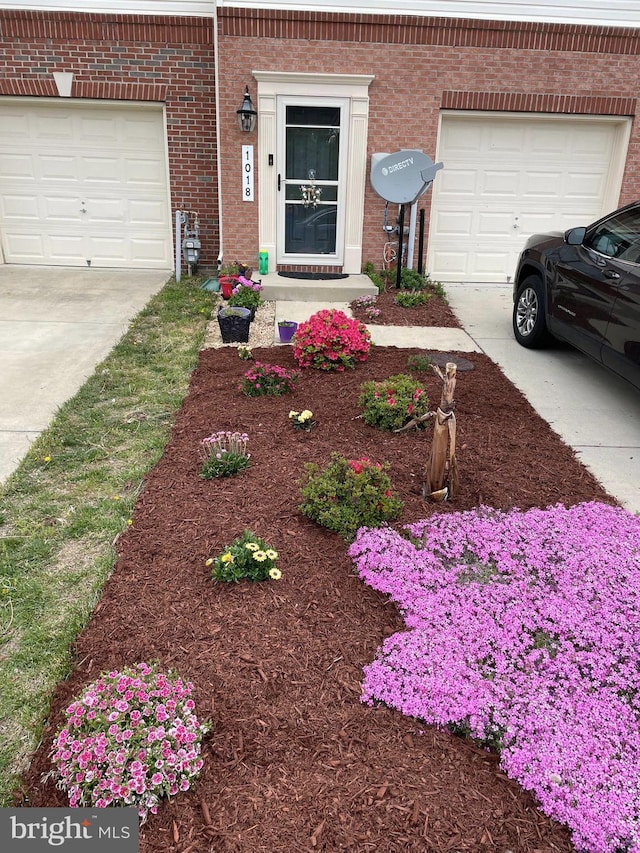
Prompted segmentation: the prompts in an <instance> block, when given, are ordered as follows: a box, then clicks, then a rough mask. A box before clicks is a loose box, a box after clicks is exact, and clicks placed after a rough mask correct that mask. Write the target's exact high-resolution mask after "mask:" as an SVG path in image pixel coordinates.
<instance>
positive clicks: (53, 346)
mask: <svg viewBox="0 0 640 853" xmlns="http://www.w3.org/2000/svg"><path fill="white" fill-rule="evenodd" d="M170 275H171V273H170V272H169V271H149V270H89V269H68V268H63V267H30V266H9V265H0V365H1V367H0V482H3V481H4V480H6V478H7V477H8V476H9V475H10V474H11V473H12V472H13V471H14V470H15V468H16V467H17V466H18V463H19V462H20V460H21V459H22V458H23V456H24V455H25V453H26V452H27V451H28V449H29V447H30V445H31V443H32V442H33V440H34V439H35V438H36V437H37V436H38V435H39V434H40V432H41V431H42V430H43V429H44V428H45V427H46V426H47V425H48V424H49V423H50V421H51V419H52V417H53V415H54V414H55V412H56V411H57V409H58V408H59V407H60V406H61V405H62V404H63V403H64V402H65V401H66V400H68V399H69V398H70V397H72V396H73V395H74V394H75V393H76V391H77V390H78V389H79V388H80V387H81V386H82V385H83V383H84V382H85V380H86V379H87V377H88V376H90V375H91V374H92V373H93V371H94V369H95V367H96V364H98V363H99V362H100V361H102V359H103V358H104V357H105V356H106V355H107V354H108V353H109V352H110V351H111V349H112V348H113V347H114V345H115V344H116V343H117V342H118V341H119V340H120V338H121V337H122V335H123V334H124V332H125V331H126V329H127V326H128V324H129V322H130V321H131V320H132V319H133V317H134V316H135V315H136V314H137V313H138V312H139V311H140V310H141V309H142V308H143V307H144V306H145V305H146V304H147V302H148V301H149V299H150V298H151V296H153V295H154V294H155V293H157V292H158V291H159V290H160V289H161V287H162V285H163V284H164V282H165V281H167V279H168V278H169V276H170Z"/></svg>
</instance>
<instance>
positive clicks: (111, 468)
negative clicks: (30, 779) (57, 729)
mask: <svg viewBox="0 0 640 853" xmlns="http://www.w3.org/2000/svg"><path fill="white" fill-rule="evenodd" d="M200 283H201V279H195V278H191V279H183V280H182V282H180V283H179V284H177V283H176V282H175V280H174V279H171V280H170V281H169V282H168V283H167V284H166V285H165V286H164V288H163V289H162V291H161V292H160V293H159V294H158V295H157V296H155V297H154V298H153V299H152V300H151V301H150V302H149V304H148V305H147V307H146V308H145V309H144V310H143V311H141V312H140V314H138V316H137V317H136V318H135V319H134V320H133V322H132V324H131V326H130V328H129V330H128V332H127V333H126V334H125V335H124V336H123V338H122V339H121V340H120V341H119V343H118V344H117V345H116V346H115V347H114V349H113V350H112V351H111V353H110V354H109V355H108V356H107V358H106V359H105V360H104V361H103V362H101V363H100V364H99V365H98V367H97V368H96V370H95V372H94V374H93V375H92V376H91V377H90V378H89V379H88V380H87V382H86V383H85V385H84V386H83V387H82V388H81V389H80V391H78V393H77V394H76V396H75V397H73V398H72V399H71V400H69V401H68V402H67V403H65V404H64V405H63V406H62V407H61V408H60V410H59V411H58V413H57V415H56V417H55V419H54V421H53V423H52V424H51V426H50V427H49V428H48V429H47V430H46V431H45V432H43V433H42V434H41V435H40V436H39V438H38V439H37V441H35V442H34V444H33V445H32V447H31V449H30V451H29V453H28V455H27V456H26V457H25V459H24V460H23V461H22V463H21V465H20V467H19V468H18V470H17V471H16V472H15V473H14V474H13V475H12V476H11V477H10V478H9V480H8V481H7V483H6V485H5V486H4V487H3V488H0V807H6V806H9V805H11V804H12V799H13V794H14V792H15V791H16V789H17V786H18V784H19V779H20V774H21V772H22V770H23V769H24V768H25V766H26V765H27V763H28V761H29V756H30V754H31V753H32V752H33V750H34V748H35V747H36V746H37V745H38V742H39V739H40V736H41V733H42V728H43V725H44V721H45V718H46V715H47V712H48V707H49V703H50V699H51V694H52V692H53V689H54V688H55V686H56V684H57V683H58V682H59V681H60V680H61V679H63V678H65V677H66V675H67V674H68V672H69V668H70V666H71V655H70V647H71V645H72V643H73V641H74V639H75V638H76V637H77V635H78V633H79V631H80V630H81V629H82V627H83V626H84V625H85V624H86V623H87V621H88V619H89V617H90V615H91V612H92V611H93V608H94V607H95V605H96V603H97V601H98V599H99V597H100V592H101V589H102V586H103V584H104V582H105V580H106V579H107V577H108V576H109V573H110V572H111V570H112V568H113V564H114V560H115V550H114V543H115V541H116V540H117V537H118V535H119V534H120V533H121V532H122V531H123V530H125V529H126V527H127V525H128V523H129V519H130V517H131V513H132V511H133V507H134V505H135V502H136V498H137V496H138V494H139V490H140V487H141V485H142V481H143V479H144V477H145V475H146V473H147V472H148V471H149V470H150V468H152V467H153V465H154V464H155V463H156V462H157V461H158V459H159V458H160V457H161V456H162V453H163V450H164V447H165V445H166V443H167V440H168V438H169V434H170V431H171V427H172V425H173V422H174V416H175V414H176V412H177V410H178V409H179V408H180V405H181V403H182V400H183V399H184V396H185V394H186V391H187V388H188V384H189V379H190V377H191V373H192V371H193V369H194V367H195V366H196V363H197V359H198V353H199V351H200V347H201V345H202V341H203V339H204V334H205V330H206V324H207V320H208V318H209V316H210V313H211V305H212V297H211V294H209V293H207V292H206V291H204V290H201V289H200V287H199V285H200Z"/></svg>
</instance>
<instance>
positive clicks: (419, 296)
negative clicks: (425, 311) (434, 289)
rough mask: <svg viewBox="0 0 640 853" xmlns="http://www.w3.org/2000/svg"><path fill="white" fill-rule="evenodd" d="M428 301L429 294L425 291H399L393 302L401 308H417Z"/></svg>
mask: <svg viewBox="0 0 640 853" xmlns="http://www.w3.org/2000/svg"><path fill="white" fill-rule="evenodd" d="M430 299H431V293H429V291H427V290H399V291H398V293H397V295H396V296H395V297H394V300H393V301H394V302H395V303H396V305H399V306H400V307H401V308H417V307H418V306H419V305H426V303H427V302H428V301H429V300H430Z"/></svg>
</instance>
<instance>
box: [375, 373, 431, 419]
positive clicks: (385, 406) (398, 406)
mask: <svg viewBox="0 0 640 853" xmlns="http://www.w3.org/2000/svg"><path fill="white" fill-rule="evenodd" d="M358 404H359V405H360V406H362V408H363V409H364V412H363V415H362V418H363V420H364V422H365V423H366V424H369V426H374V427H378V429H388V430H394V429H400V428H401V427H403V426H404V425H405V424H406V423H408V422H409V421H410V420H411V419H412V418H416V417H420V416H421V415H425V414H426V413H427V412H428V411H429V398H428V397H427V393H426V391H425V390H424V388H423V387H422V385H421V384H420V383H419V382H417V381H416V380H415V379H414V378H413V377H412V376H408V375H407V374H406V373H399V374H397V375H396V376H390V377H389V378H388V379H385V380H384V381H383V382H364V383H363V384H362V385H361V386H360V397H359V399H358Z"/></svg>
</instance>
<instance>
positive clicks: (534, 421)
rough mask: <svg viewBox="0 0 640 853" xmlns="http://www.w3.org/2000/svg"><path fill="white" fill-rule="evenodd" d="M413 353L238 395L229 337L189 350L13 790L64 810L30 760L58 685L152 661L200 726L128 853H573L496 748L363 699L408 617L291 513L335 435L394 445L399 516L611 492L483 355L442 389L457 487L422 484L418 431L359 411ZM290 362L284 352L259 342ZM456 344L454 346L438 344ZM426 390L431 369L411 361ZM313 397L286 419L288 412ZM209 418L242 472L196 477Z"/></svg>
mask: <svg viewBox="0 0 640 853" xmlns="http://www.w3.org/2000/svg"><path fill="white" fill-rule="evenodd" d="M416 352H418V350H401V349H396V348H384V347H376V348H374V349H373V350H372V354H371V357H370V359H369V361H368V362H366V363H365V364H361V365H358V367H357V368H356V369H355V370H354V371H351V372H346V373H343V374H326V373H321V372H318V371H305V372H304V373H303V375H302V376H301V379H300V382H299V385H298V387H297V388H296V390H295V392H294V393H293V394H290V395H287V396H285V397H281V398H273V397H262V398H247V397H245V396H243V395H242V394H241V393H240V392H239V390H238V383H239V381H240V379H241V376H242V374H243V372H244V370H245V369H246V368H247V364H246V363H245V362H243V361H241V360H240V359H239V358H238V355H237V352H236V350H235V348H223V349H217V350H211V349H210V350H204V351H203V352H202V353H201V357H200V363H199V366H198V367H197V369H196V371H195V372H194V374H193V377H192V382H191V388H190V392H189V394H188V396H187V398H186V400H185V402H184V406H183V408H182V410H181V411H180V413H179V415H178V418H177V422H176V425H175V428H174V431H173V435H172V438H171V440H170V442H169V444H168V446H167V448H166V452H165V455H164V457H163V458H162V460H161V461H160V462H159V463H158V464H157V465H156V467H155V468H154V469H153V470H152V471H151V472H150V474H149V476H148V478H147V480H146V482H145V485H144V489H143V491H142V493H141V495H140V497H139V500H138V503H137V506H136V509H135V513H134V516H133V524H132V526H131V527H130V528H129V529H128V530H127V531H126V533H124V534H123V535H122V536H121V538H120V540H119V541H118V546H117V547H118V554H119V557H118V561H117V565H116V567H115V570H114V572H113V574H112V576H111V577H110V579H109V581H108V582H107V584H106V586H105V589H104V593H103V595H102V598H101V600H100V603H99V604H98V606H97V608H96V610H95V613H94V616H93V618H92V620H91V622H90V624H89V625H88V626H87V627H86V629H85V630H84V631H83V632H82V634H81V635H80V637H79V639H78V641H77V644H76V647H75V650H74V661H75V664H74V669H73V671H72V673H71V674H70V677H69V678H68V680H67V681H65V682H64V683H61V684H60V685H59V686H58V689H57V690H56V693H55V695H54V697H53V702H52V706H51V714H50V719H49V721H48V724H47V727H46V730H45V732H44V738H43V741H42V745H41V747H40V748H39V750H38V752H37V753H36V754H35V756H34V758H33V762H32V764H31V767H30V768H29V771H28V773H27V774H26V776H25V779H24V789H23V794H24V796H23V798H22V799H21V800H20V804H22V805H31V806H39V807H44V806H64V805H66V800H65V796H64V795H63V793H62V792H60V791H58V790H57V789H56V788H55V786H54V784H53V783H52V781H51V780H50V779H44V778H43V776H44V774H45V773H46V772H47V771H48V770H50V764H49V761H48V757H47V754H48V750H49V746H50V743H51V739H52V737H53V735H54V733H55V731H57V729H58V728H59V727H60V725H61V723H62V721H63V711H64V708H65V707H66V706H67V705H68V703H69V701H70V700H71V698H72V697H73V696H74V695H76V694H77V693H78V692H79V691H80V690H81V689H82V688H83V687H84V686H85V685H87V684H88V683H89V682H90V681H92V680H94V679H95V678H96V677H97V675H98V674H99V673H100V672H101V671H104V670H105V669H109V668H111V667H122V666H125V665H129V664H132V663H135V662H137V661H140V660H152V659H158V660H159V661H160V662H161V664H162V665H163V666H164V667H167V668H168V667H173V668H175V669H176V670H177V671H178V672H179V673H180V674H181V675H183V676H184V677H186V678H188V679H191V680H192V681H193V682H194V684H195V686H196V697H195V698H196V707H197V712H198V715H199V716H200V717H201V718H205V719H207V718H208V719H210V720H211V721H212V729H211V731H210V733H209V734H208V735H207V737H206V741H205V746H204V755H205V765H204V768H203V771H202V774H201V776H200V777H199V779H198V780H197V781H196V783H195V785H194V787H193V788H192V789H191V790H190V791H188V792H186V793H183V794H179V795H178V796H177V797H176V798H175V799H174V800H172V801H171V802H165V803H163V805H162V806H161V808H160V811H159V814H158V815H156V816H150V818H149V820H148V822H147V823H146V824H145V825H144V826H143V827H142V828H141V843H140V850H141V851H142V853H152V851H165V853H167V851H170V853H174V851H175V853H187V851H189V853H205V851H212V853H227V852H228V851H236V853H244V852H245V851H247V853H249V851H251V853H255V851H264V852H265V853H267V851H268V853H276V851H282V853H304V851H309V853H313V851H329V852H330V853H333V851H342V850H348V851H357V853H360V852H361V851H362V853H365V851H372V853H373V852H374V851H375V853H382V851H384V853H396V852H398V853H399V851H415V853H418V851H419V853H444V851H473V853H481V851H486V853H490V852H491V853H494V852H495V851H500V853H506V851H513V853H520V852H521V851H522V853H549V851H562V853H568V851H572V850H573V847H572V845H571V842H570V839H569V832H568V830H567V829H566V828H565V827H563V826H561V825H559V824H557V823H556V822H554V821H553V820H551V819H550V818H548V817H546V816H545V815H544V814H542V813H541V812H540V811H539V810H538V809H537V808H536V803H535V800H534V798H533V796H532V795H530V794H529V793H527V792H525V791H523V790H522V789H521V788H520V787H519V785H518V784H516V783H515V782H513V781H511V780H509V779H508V778H507V777H506V776H505V775H504V774H503V773H501V772H500V769H499V767H498V761H497V758H496V756H494V755H491V754H489V753H487V752H485V751H483V750H482V749H478V748H476V747H474V746H473V745H472V744H469V743H467V742H465V741H463V740H461V739H459V738H457V737H455V736H453V735H451V734H449V733H448V732H446V731H440V730H437V729H435V728H433V727H429V726H425V725H423V724H421V723H420V722H419V721H416V720H414V719H410V718H407V717H403V716H402V715H401V714H399V713H398V712H396V711H393V710H390V709H388V708H385V707H376V708H371V707H368V706H365V705H363V704H361V703H360V701H359V694H360V687H359V683H360V680H361V675H362V668H363V666H364V665H366V664H367V663H368V662H370V661H371V660H372V659H373V657H374V656H375V652H376V649H377V648H378V646H379V645H380V644H381V642H382V641H383V639H384V638H385V637H386V636H388V635H390V634H391V633H393V632H395V631H398V630H400V629H402V627H403V622H402V619H401V618H400V616H399V614H398V612H397V611H396V609H395V607H394V606H393V605H391V604H390V603H389V602H388V601H387V599H386V598H385V596H383V595H381V594H379V593H377V592H375V591H373V590H371V589H370V588H368V587H367V586H365V584H364V583H363V582H362V581H360V580H359V579H358V578H357V577H356V576H355V574H354V573H353V565H352V563H351V561H350V560H349V558H348V556H347V546H346V544H345V543H344V542H343V540H341V539H340V538H339V537H338V536H337V535H336V534H333V533H330V532H329V531H327V530H325V529H323V528H320V527H318V526H317V525H315V524H314V523H312V522H311V521H309V520H308V519H306V518H304V517H303V516H301V515H300V514H299V512H298V510H297V504H298V503H299V485H298V481H299V478H300V475H301V472H302V470H303V466H304V463H305V462H309V461H316V462H318V463H324V462H325V461H327V460H328V458H329V454H330V452H331V451H333V450H335V451H338V452H340V453H342V454H344V455H345V456H348V457H349V458H357V457H362V456H368V457H369V458H371V459H372V460H374V461H383V460H388V461H389V462H390V463H391V477H392V482H393V484H394V487H395V488H396V490H397V491H398V492H399V493H400V496H401V497H402V498H403V500H404V501H405V510H404V514H403V517H402V519H401V522H399V523H408V522H410V521H414V520H417V519H419V518H423V517H426V516H429V515H432V514H434V513H441V512H454V511H458V510H466V509H471V508H473V507H477V506H478V505H479V504H487V505H492V506H494V507H498V508H504V509H508V508H512V507H521V508H522V509H525V508H529V507H532V506H540V507H544V506H547V505H549V504H555V503H558V502H563V503H565V504H567V505H571V504H575V503H578V502H581V501H585V500H601V501H604V502H607V503H612V504H615V501H614V500H613V499H612V498H611V497H610V496H608V495H607V494H606V493H605V492H604V490H603V489H602V488H601V487H600V486H599V485H598V483H597V482H596V481H595V480H594V478H593V477H592V476H591V474H590V473H589V472H588V471H587V470H586V469H585V468H584V467H583V466H582V464H581V463H580V462H579V461H578V460H577V458H576V456H575V455H574V453H573V451H572V450H571V449H570V448H568V447H567V446H566V445H565V444H563V442H562V441H561V440H560V439H559V438H558V436H557V435H556V434H555V433H554V432H553V431H552V430H551V428H550V427H549V426H548V425H547V424H546V423H545V422H544V421H543V420H542V419H541V418H540V417H539V416H538V415H537V414H536V413H535V411H534V410H533V409H532V408H531V406H530V405H529V404H528V402H527V401H526V399H525V398H524V397H523V396H522V395H521V394H520V392H519V391H518V390H517V389H515V388H514V386H513V385H512V384H511V383H510V382H509V381H508V380H507V379H506V378H505V377H504V375H503V374H502V373H501V371H500V370H499V368H498V367H496V366H495V365H494V364H493V363H492V362H491V361H490V360H489V359H488V358H487V357H486V356H484V355H481V354H475V353H474V354H473V355H471V356H470V355H469V354H468V353H466V354H465V356H464V357H465V359H467V360H471V362H472V363H473V369H472V370H467V371H464V372H462V371H461V372H460V373H459V374H458V383H457V389H456V400H457V409H456V412H457V419H458V463H459V470H460V485H461V488H460V495H459V497H458V498H457V499H456V501H455V502H452V503H444V504H437V505H435V504H427V503H425V502H424V501H423V499H422V496H421V480H422V469H423V464H424V461H425V459H426V457H427V456H428V453H429V447H430V431H426V432H425V431H423V432H410V433H404V434H393V433H383V432H380V431H379V430H376V429H374V428H372V427H368V426H366V425H365V424H364V423H363V422H362V420H361V419H360V418H359V417H358V416H359V414H360V411H359V408H358V405H357V399H358V392H359V386H360V384H361V383H362V382H364V381H366V380H369V379H377V380H381V379H384V378H386V377H388V376H390V375H393V374H397V373H402V372H407V357H408V355H409V354H411V353H416ZM254 355H255V356H256V357H257V358H259V359H260V360H262V361H266V362H271V363H278V364H281V365H283V366H284V367H288V368H293V367H294V366H295V365H294V362H293V356H292V351H291V348H289V347H280V348H279V349H262V350H256V351H254ZM452 360H455V354H454V355H453V359H452ZM422 378H424V381H425V383H426V385H427V388H428V391H429V396H430V398H431V399H432V400H434V401H437V400H439V397H440V383H439V380H437V378H436V377H435V376H434V375H433V374H432V373H425V374H422ZM304 408H310V409H312V410H313V413H314V418H315V419H316V420H317V426H316V427H315V428H314V429H313V430H312V431H311V432H309V433H304V432H297V431H294V430H293V429H292V427H291V426H290V424H289V423H288V413H289V410H290V409H297V410H301V409H304ZM218 429H241V430H245V431H246V432H248V433H249V436H250V440H249V449H250V452H251V462H252V464H251V466H250V468H249V469H248V470H247V471H245V472H243V473H242V474H241V475H239V476H238V477H235V478H231V479H227V480H212V481H205V480H202V479H201V478H200V477H199V472H200V467H201V461H200V458H199V455H198V442H199V441H200V439H202V438H203V437H204V436H206V435H208V434H209V433H211V432H212V431H213V430H218ZM247 527H248V528H250V529H251V530H253V531H254V532H255V533H256V534H258V535H259V536H261V537H263V538H264V539H265V540H266V541H267V543H268V544H269V545H270V546H271V547H273V548H275V549H277V551H278V552H279V555H280V558H279V560H278V565H279V567H280V568H281V569H282V572H283V577H282V580H280V581H278V582H267V583H262V584H250V583H242V584H237V585H231V586H229V585H223V584H214V583H213V582H212V581H211V580H210V579H209V573H208V572H209V570H208V569H207V568H206V567H205V560H206V559H207V558H208V557H215V556H216V555H218V554H219V553H220V552H221V551H222V550H223V548H224V546H226V545H228V544H230V543H231V541H232V540H233V539H234V538H235V537H236V536H238V535H239V534H240V533H241V532H242V530H243V529H244V528H247Z"/></svg>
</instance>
